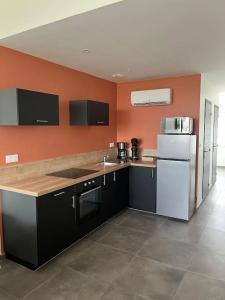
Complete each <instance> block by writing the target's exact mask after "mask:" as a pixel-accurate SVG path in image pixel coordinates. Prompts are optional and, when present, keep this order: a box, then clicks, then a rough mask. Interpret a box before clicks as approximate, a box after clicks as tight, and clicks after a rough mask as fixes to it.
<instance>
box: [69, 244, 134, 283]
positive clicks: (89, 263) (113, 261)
mask: <svg viewBox="0 0 225 300" xmlns="http://www.w3.org/2000/svg"><path fill="white" fill-rule="evenodd" d="M132 257H133V255H131V254H129V253H127V252H122V251H120V250H116V249H112V248H111V247H108V246H105V245H102V244H98V243H95V244H94V245H91V246H90V247H89V249H88V251H86V252H85V253H84V254H82V255H80V256H79V257H78V258H77V259H75V260H74V261H73V262H72V263H71V264H70V266H71V267H72V268H73V269H75V270H77V271H79V272H82V273H84V274H87V275H92V276H95V277H96V278H97V279H100V280H103V281H107V282H112V281H113V280H115V279H116V278H117V277H118V276H119V275H120V274H121V272H122V271H123V270H124V268H125V267H127V265H128V264H129V262H130V261H131V259H132Z"/></svg>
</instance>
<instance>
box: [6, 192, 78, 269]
mask: <svg viewBox="0 0 225 300" xmlns="http://www.w3.org/2000/svg"><path fill="white" fill-rule="evenodd" d="M73 195H74V187H69V188H65V189H62V190H58V191H57V192H54V193H50V194H47V195H44V196H41V197H32V196H27V195H22V194H18V193H14V192H3V227H4V242H5V251H6V257H9V258H11V259H14V260H16V261H18V262H20V263H22V264H24V265H26V266H28V267H29V268H31V269H36V268H37V267H38V266H40V265H41V264H43V263H44V262H46V261H48V260H49V259H51V258H52V257H54V256H55V255H57V254H58V253H59V252H61V251H62V250H63V249H65V248H66V247H68V246H69V245H70V244H71V243H73V242H74V241H75V240H76V235H77V233H76V225H75V208H74V205H73Z"/></svg>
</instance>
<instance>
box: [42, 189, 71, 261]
mask: <svg viewBox="0 0 225 300" xmlns="http://www.w3.org/2000/svg"><path fill="white" fill-rule="evenodd" d="M73 196H74V188H73V187H69V188H65V189H62V190H59V191H56V192H54V193H50V194H47V195H44V196H41V197H39V198H38V199H37V205H38V253H39V263H43V262H45V261H47V260H48V259H50V258H52V257H54V256H55V255H56V254H58V253H59V252H60V251H62V250H63V249H65V248H66V247H68V246H69V245H70V244H71V243H73V242H74V241H75V239H76V224H75V222H76V211H75V203H74V200H75V198H74V197H73Z"/></svg>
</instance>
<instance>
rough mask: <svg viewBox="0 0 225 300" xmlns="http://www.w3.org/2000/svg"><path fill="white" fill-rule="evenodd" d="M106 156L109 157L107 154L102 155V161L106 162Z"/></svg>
mask: <svg viewBox="0 0 225 300" xmlns="http://www.w3.org/2000/svg"><path fill="white" fill-rule="evenodd" d="M107 158H109V155H104V156H103V162H104V163H105V162H106V160H107Z"/></svg>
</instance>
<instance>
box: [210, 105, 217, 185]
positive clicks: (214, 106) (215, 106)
mask: <svg viewBox="0 0 225 300" xmlns="http://www.w3.org/2000/svg"><path fill="white" fill-rule="evenodd" d="M215 108H216V109H218V118H219V106H218V105H216V104H214V105H213V138H212V141H213V144H212V147H213V149H212V186H213V185H214V184H215V182H216V177H215V180H213V179H214V177H213V165H214V148H215V146H214V136H215ZM217 138H218V121H217ZM216 143H217V148H218V141H216ZM217 151H218V150H217Z"/></svg>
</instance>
